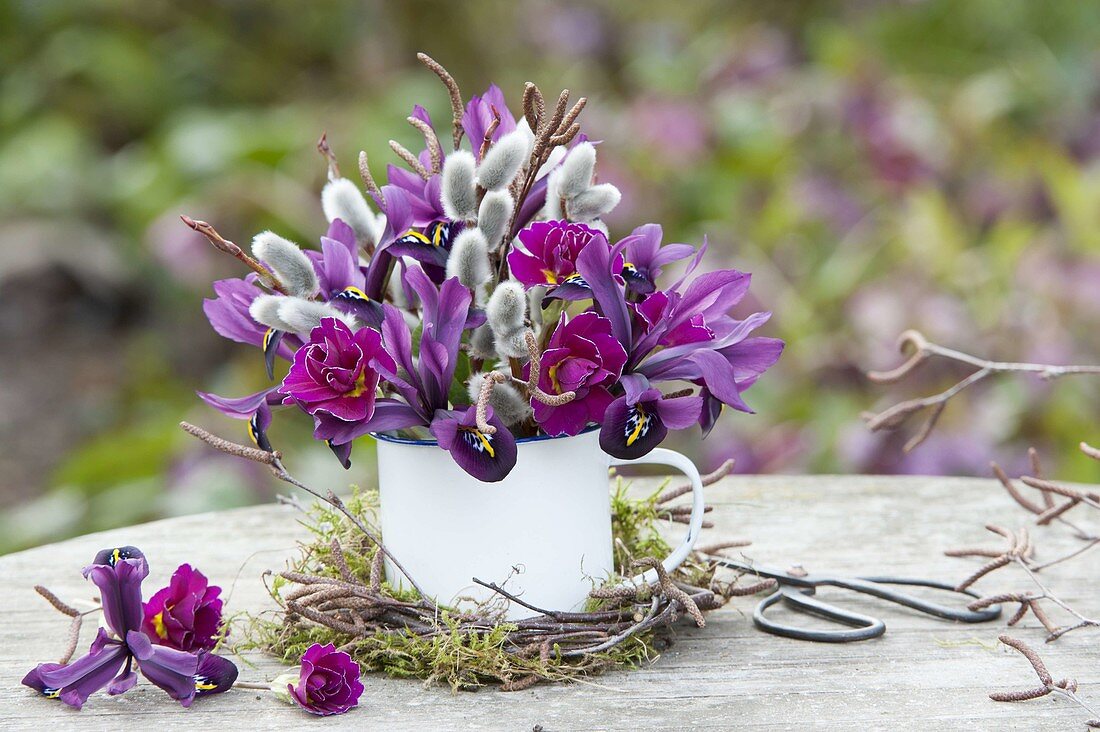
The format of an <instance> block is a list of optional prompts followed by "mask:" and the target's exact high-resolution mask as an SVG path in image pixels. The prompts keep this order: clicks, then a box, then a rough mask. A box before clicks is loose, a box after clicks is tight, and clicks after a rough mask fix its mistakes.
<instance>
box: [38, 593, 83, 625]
mask: <svg viewBox="0 0 1100 732" xmlns="http://www.w3.org/2000/svg"><path fill="white" fill-rule="evenodd" d="M34 591H35V592H37V593H38V594H39V595H42V597H44V598H46V602H48V603H50V604H51V605H53V606H54V609H55V610H57V611H58V612H60V613H64V614H65V615H68V616H69V617H71V618H75V617H77V616H78V615H80V611H79V610H77V609H76V608H75V607H73V606H72V605H69V604H68V603H66V602H63V601H62V600H61V598H59V597H58V596H57V595H55V594H53V592H51V591H50V590H48V589H47V588H45V587H43V586H42V585H35V586H34Z"/></svg>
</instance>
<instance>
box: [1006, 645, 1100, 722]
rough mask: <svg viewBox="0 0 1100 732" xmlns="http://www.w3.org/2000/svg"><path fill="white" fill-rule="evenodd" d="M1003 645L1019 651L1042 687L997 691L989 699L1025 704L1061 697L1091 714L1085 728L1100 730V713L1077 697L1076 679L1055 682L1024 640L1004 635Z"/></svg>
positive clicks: (1041, 660) (1036, 654) (1044, 664)
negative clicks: (1051, 697)
mask: <svg viewBox="0 0 1100 732" xmlns="http://www.w3.org/2000/svg"><path fill="white" fill-rule="evenodd" d="M998 640H1000V641H1001V643H1004V644H1005V645H1006V646H1008V647H1009V648H1012V649H1013V650H1016V651H1018V652H1019V653H1020V654H1021V655H1022V656H1023V657H1024V658H1026V659H1027V660H1028V662H1029V663H1030V664H1031V668H1032V669H1034V671H1035V675H1036V676H1038V677H1039V682H1040V684H1041V685H1040V686H1037V687H1034V688H1030V689H1019V690H1016V691H995V692H993V693H991V694H990V695H989V698H990V699H992V700H993V701H997V702H1024V701H1030V700H1032V699H1039V698H1042V697H1044V696H1048V695H1051V694H1053V695H1055V696H1060V697H1062V698H1064V699H1068V700H1070V701H1071V702H1073V703H1074V704H1077V705H1078V706H1079V707H1081V708H1082V709H1084V710H1085V711H1086V712H1088V713H1089V715H1090V717H1091V718H1090V719H1088V720H1086V721H1085V726H1086V727H1090V728H1093V729H1100V713H1098V712H1097V711H1096V710H1095V709H1093V708H1092V707H1091V706H1090V705H1089V704H1088V703H1086V702H1085V701H1084V700H1083V699H1081V697H1079V696H1077V681H1076V679H1069V678H1066V679H1059V680H1058V681H1055V680H1054V677H1053V676H1051V674H1050V671H1048V670H1047V666H1046V663H1044V662H1043V659H1041V658H1040V657H1039V654H1038V653H1036V652H1035V650H1034V649H1032V648H1031V647H1030V646H1029V645H1027V644H1026V643H1024V642H1023V641H1022V640H1018V639H1016V638H1013V637H1011V636H1008V635H1002V636H1000V638H999V639H998Z"/></svg>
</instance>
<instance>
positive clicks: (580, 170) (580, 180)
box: [558, 142, 596, 200]
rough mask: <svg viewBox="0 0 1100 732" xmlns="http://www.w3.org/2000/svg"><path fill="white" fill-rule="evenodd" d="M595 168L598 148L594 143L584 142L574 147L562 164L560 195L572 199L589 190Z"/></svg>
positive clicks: (559, 184) (559, 183)
mask: <svg viewBox="0 0 1100 732" xmlns="http://www.w3.org/2000/svg"><path fill="white" fill-rule="evenodd" d="M595 169H596V148H595V147H594V146H593V145H592V143H591V142H582V143H581V144H579V145H577V146H576V147H574V148H573V149H572V150H571V151H570V152H569V155H568V156H566V158H565V162H563V163H562V164H561V168H560V170H561V175H560V178H559V180H558V195H559V196H560V197H562V198H564V199H566V200H570V199H573V198H576V197H577V196H579V195H580V194H582V193H584V192H585V191H587V190H588V189H589V187H591V185H592V174H593V172H594V171H595Z"/></svg>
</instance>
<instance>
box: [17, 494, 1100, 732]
mask: <svg viewBox="0 0 1100 732" xmlns="http://www.w3.org/2000/svg"><path fill="white" fill-rule="evenodd" d="M707 491H708V495H709V501H710V503H712V504H713V505H714V506H715V510H714V512H713V513H712V514H710V516H711V517H712V519H713V521H714V522H715V524H716V528H715V529H713V530H711V531H708V532H705V533H704V538H703V540H702V541H703V542H706V541H708V537H710V540H717V539H719V538H723V537H744V538H748V539H752V540H753V542H754V543H753V545H752V546H751V547H748V548H747V549H745V550H744V554H745V555H746V556H748V557H751V558H752V559H754V560H756V561H758V562H760V563H762V564H764V563H766V564H769V565H779V566H783V567H786V566H790V565H792V564H795V563H798V564H802V565H803V566H805V567H806V568H807V569H808V570H810V571H819V572H833V573H845V574H899V575H906V574H908V575H915V576H921V577H928V578H934V579H941V580H948V581H956V580H958V579H961V578H962V577H964V576H966V575H967V574H969V572H970V571H971V570H972V569H973V568H974V567H975V566H976V565H975V564H974V563H973V562H971V561H968V560H959V559H950V558H947V557H944V556H943V553H942V552H943V550H944V549H945V548H947V547H951V546H958V545H973V544H979V543H987V544H995V543H996V542H995V541H994V540H995V538H996V537H992V536H991V535H987V533H986V532H985V531H984V530H983V528H982V526H983V524H985V523H987V522H990V521H993V522H997V523H1001V524H1003V525H1006V526H1009V527H1013V528H1014V527H1016V526H1019V525H1021V523H1023V522H1025V521H1026V519H1027V516H1026V515H1025V514H1024V513H1023V512H1022V511H1020V510H1019V509H1017V508H1016V507H1015V505H1014V504H1012V503H1011V501H1010V500H1009V499H1008V497H1007V496H1006V495H1005V494H1004V492H1003V491H1002V489H1001V488H1000V487H999V486H998V485H997V484H996V483H994V482H993V481H989V480H975V479H954V478H919V477H874V476H866V477H831V476H819V477H794V476H767V477H730V478H727V479H725V480H723V481H722V482H721V483H719V484H717V485H715V486H712V487H711V488H708V489H707ZM299 518H300V514H298V513H297V511H295V510H294V509H293V508H290V507H286V506H275V505H269V506H259V507H253V508H246V509H240V510H235V511H227V512H223V513H218V514H205V515H198V516H189V517H184V518H175V519H168V520H165V521H158V522H154V523H150V524H145V525H141V526H134V527H130V528H126V529H118V530H114V531H107V532H103V533H99V534H92V535H89V536H83V537H79V538H77V539H72V540H69V541H65V542H61V543H57V544H52V545H49V546H44V547H39V548H37V549H32V550H29V551H25V552H20V553H18V554H11V555H8V556H4V557H0V580H2V582H3V591H4V596H3V599H2V600H0V607H2V611H0V617H2V618H3V622H2V623H0V729H3V730H24V729H26V730H45V729H49V730H67V729H111V730H119V729H123V730H128V729H143V730H154V729H155V730H158V731H161V732H168V731H169V730H197V729H203V730H214V729H216V730H220V729H233V730H276V729H294V728H298V727H299V726H306V725H309V726H313V725H316V727H317V728H318V729H320V728H321V727H322V726H323V727H324V728H326V729H345V728H354V729H372V730H373V729H385V730H388V731H391V732H393V731H396V730H451V729H494V730H495V729H501V730H531V729H533V728H534V727H535V726H536V725H541V726H542V728H543V729H544V730H547V731H548V732H552V731H557V730H642V729H661V730H689V729H706V730H735V729H767V730H785V729H790V730H805V729H830V730H876V729H891V730H897V729H914V730H1010V729H1011V730H1016V729H1018V730H1073V729H1082V728H1083V725H1082V722H1083V720H1084V719H1085V715H1084V713H1083V711H1082V710H1080V709H1078V708H1076V707H1075V706H1073V705H1071V704H1070V703H1068V702H1066V701H1064V700H1057V699H1051V698H1045V699H1039V700H1036V701H1032V702H1027V703H1023V704H1003V703H1001V704H998V703H994V702H992V701H990V700H989V699H988V697H987V696H986V695H987V694H988V693H989V692H990V691H994V690H1003V689H1008V688H1025V687H1028V686H1032V685H1034V684H1033V682H1034V680H1035V679H1034V677H1033V675H1032V671H1031V669H1030V667H1029V666H1028V664H1027V663H1026V661H1025V660H1024V659H1023V658H1021V657H1020V656H1018V655H1017V654H1015V653H1010V652H1008V651H1006V650H1005V649H1004V648H1003V647H998V646H996V638H997V635H998V634H999V633H1000V632H1002V631H1003V629H1004V621H1003V619H1002V620H1001V621H998V622H994V623H990V624H985V625H955V624H951V623H947V622H944V621H940V620H935V619H931V618H928V617H926V616H923V615H920V614H918V613H915V612H912V611H909V610H905V609H903V608H895V607H892V606H890V605H886V604H883V603H881V602H879V601H875V600H868V599H862V598H859V597H853V596H849V595H847V594H845V593H842V592H839V591H823V592H822V593H821V595H820V596H821V597H823V598H824V599H827V600H833V601H836V602H838V603H845V604H846V606H847V607H851V608H852V609H855V610H857V611H860V612H865V613H870V614H874V615H877V616H879V617H882V618H883V619H884V620H886V623H887V626H888V630H887V632H886V635H885V636H884V637H883V638H881V639H878V640H875V641H870V642H863V643H850V644H839V645H834V644H813V643H806V642H800V641H794V640H787V639H783V638H777V637H774V636H770V635H766V634H764V633H761V632H760V631H758V630H756V629H755V628H754V627H753V625H752V622H751V611H752V608H753V606H754V604H755V603H756V598H741V599H735V600H734V601H733V602H732V603H731V604H730V605H729V606H727V607H726V608H724V609H723V610H721V611H718V612H716V613H713V614H711V615H709V616H708V620H709V622H708V626H707V627H706V628H704V629H695V628H691V627H688V626H686V625H684V626H680V627H679V628H678V631H677V638H676V642H675V644H674V645H673V647H672V648H670V649H668V650H667V651H665V652H664V653H663V654H661V656H660V657H659V658H656V659H654V660H653V661H652V663H650V664H648V665H646V666H644V667H642V668H640V669H637V670H632V671H624V672H615V673H609V674H606V675H604V676H601V677H598V678H595V679H592V680H591V682H588V683H579V684H573V685H567V686H549V685H542V686H537V687H535V688H533V689H530V690H528V691H523V692H516V693H503V692H500V691H497V690H495V689H483V690H481V691H478V692H476V693H472V692H459V693H452V692H451V691H450V689H449V688H443V687H438V686H431V687H426V686H424V685H423V684H422V683H420V682H417V681H408V680H397V679H390V678H386V677H383V676H370V677H367V678H366V679H364V683H365V685H366V692H365V693H364V695H363V698H362V701H361V706H360V707H359V708H358V709H355V710H353V711H352V712H350V713H348V714H346V715H343V716H342V717H338V718H328V719H324V720H322V719H319V718H313V717H311V716H310V715H306V714H304V713H303V712H301V711H300V710H298V709H295V708H293V707H290V706H287V705H284V704H282V703H281V702H279V701H277V700H276V699H274V698H273V697H271V696H270V695H267V694H265V693H263V692H255V691H244V690H234V691H231V692H229V693H226V694H223V695H220V696H218V697H211V698H205V699H200V700H198V701H196V702H195V704H194V706H193V707H192V708H191V709H190V710H185V709H183V708H181V707H179V705H178V704H175V703H174V702H172V701H171V700H170V699H168V698H167V697H166V696H165V695H164V694H163V692H161V691H160V690H159V689H157V688H156V687H153V686H152V685H150V684H149V683H148V682H145V681H144V680H142V681H141V682H139V685H138V686H137V688H135V689H134V690H132V691H130V692H129V693H127V694H125V695H123V696H120V697H108V696H106V695H105V694H97V695H95V696H93V697H92V698H91V699H90V700H89V701H88V703H87V705H85V707H84V710H83V711H81V712H77V711H75V710H72V709H69V708H68V707H65V706H64V705H63V704H61V703H59V702H54V701H50V700H46V699H43V698H40V697H38V696H37V695H36V694H35V693H34V692H32V691H31V690H29V689H27V688H25V687H23V686H21V685H20V683H19V681H20V679H21V678H22V676H23V674H24V673H26V671H27V670H29V669H30V668H32V667H33V666H34V665H35V664H36V663H38V662H42V661H52V660H56V659H57V656H59V655H60V653H61V652H62V650H63V648H64V646H65V642H66V632H67V626H68V619H67V618H65V617H63V616H62V615H60V614H59V613H57V612H56V611H55V610H54V609H53V608H51V607H50V606H49V605H48V604H47V603H46V602H45V601H44V600H43V599H42V598H41V597H39V596H38V595H37V594H36V593H35V592H34V590H33V589H32V588H33V586H34V585H35V584H44V585H46V586H48V587H49V588H50V589H52V590H53V591H54V592H56V593H57V594H58V595H59V596H61V597H62V598H63V599H65V600H68V601H87V600H90V599H91V597H92V596H93V594H94V593H93V590H94V588H93V587H92V586H91V585H90V584H89V583H87V582H86V581H85V580H84V579H83V578H82V577H81V575H80V568H81V567H82V566H84V565H85V564H87V563H88V562H89V560H90V559H91V557H92V556H93V555H94V553H95V552H96V551H97V550H98V549H100V548H103V547H107V546H113V545H120V544H134V545H137V546H139V547H141V548H142V549H143V550H144V551H145V553H146V555H147V556H148V558H149V562H150V565H151V574H150V577H149V579H148V580H147V582H146V596H148V595H149V594H151V592H152V591H153V590H155V589H156V588H157V587H160V586H163V584H164V583H165V581H166V580H167V578H168V576H169V575H170V573H171V571H172V570H173V569H174V568H175V567H176V566H177V565H178V564H180V563H182V562H190V563H191V564H192V565H194V566H196V567H198V568H199V569H201V570H202V571H203V572H205V573H206V574H207V575H208V576H209V577H210V578H211V581H212V582H214V583H216V584H219V585H221V586H222V587H223V588H224V590H225V593H226V595H227V596H228V604H227V609H228V611H230V612H236V611H242V610H246V611H250V612H259V611H262V610H264V609H269V608H270V607H272V603H271V601H270V599H269V598H268V597H267V595H266V593H265V591H264V587H263V584H262V581H261V573H262V572H263V571H264V570H267V569H275V570H277V569H280V568H281V567H282V566H283V562H284V561H285V559H286V558H287V557H289V556H290V555H291V554H292V553H293V552H294V544H295V541H296V540H297V539H300V538H303V537H304V536H305V531H304V529H303V528H302V527H301V526H300V525H299V524H298V523H297V522H298V519H299ZM672 531H673V532H675V528H674V529H672ZM1036 536H1037V544H1038V546H1039V548H1040V549H1041V550H1043V551H1045V552H1046V554H1047V555H1048V556H1049V555H1051V554H1052V553H1053V552H1056V551H1058V550H1059V549H1060V548H1067V547H1072V546H1073V544H1072V542H1070V541H1068V540H1066V539H1065V538H1064V537H1063V536H1062V532H1060V531H1059V530H1057V529H1051V528H1047V529H1042V528H1040V529H1037V530H1036ZM1015 571H1016V570H1014V569H1013V570H1008V571H1007V572H1005V574H1004V576H998V575H1000V574H1001V573H997V574H995V575H993V576H992V577H990V578H986V579H985V580H983V581H982V582H981V583H979V585H978V588H979V589H982V588H985V589H986V590H989V591H992V590H1006V589H1026V588H1029V584H1028V582H1027V580H1026V578H1025V577H1024V576H1023V575H1022V573H1017V574H1010V573H1012V572H1015ZM1044 575H1045V576H1047V577H1048V582H1049V584H1050V585H1051V586H1053V587H1054V588H1056V589H1057V590H1058V591H1059V594H1060V595H1061V596H1062V597H1063V599H1065V600H1067V601H1069V602H1071V603H1072V604H1076V605H1077V606H1078V608H1079V609H1080V610H1082V611H1084V612H1087V613H1092V614H1094V615H1095V614H1100V552H1098V553H1097V554H1095V555H1092V556H1090V555H1085V556H1084V557H1082V558H1080V559H1078V560H1076V561H1074V562H1070V563H1068V564H1066V565H1060V566H1057V567H1052V568H1051V569H1050V570H1048V571H1047V572H1044ZM782 617H784V618H785V619H795V617H796V616H793V615H783V616H782ZM810 622H814V621H810ZM86 625H87V627H86V628H85V631H84V636H83V637H82V639H81V649H82V650H83V649H85V648H86V647H87V645H88V643H90V641H91V638H92V635H93V633H94V628H93V627H92V626H94V623H87V624H86ZM1013 633H1014V635H1016V636H1017V637H1020V638H1022V639H1024V640H1026V641H1027V642H1029V643H1030V644H1032V645H1033V646H1034V647H1036V648H1038V649H1039V651H1040V652H1041V654H1042V655H1043V656H1044V658H1045V659H1046V661H1047V665H1048V666H1049V667H1050V669H1051V671H1052V673H1053V674H1054V675H1055V677H1056V678H1057V677H1061V676H1072V677H1076V678H1077V679H1078V680H1079V681H1080V684H1081V689H1080V694H1081V695H1082V697H1085V698H1087V699H1091V700H1092V701H1093V702H1095V704H1097V705H1100V629H1085V630H1081V631H1077V632H1075V633H1073V634H1070V635H1068V636H1066V637H1064V638H1063V639H1061V640H1059V641H1058V642H1057V643H1054V644H1052V645H1044V643H1043V638H1044V633H1043V631H1042V629H1041V628H1040V627H1039V626H1038V624H1037V623H1036V622H1035V621H1034V620H1033V619H1030V618H1029V619H1028V620H1026V621H1025V622H1024V623H1023V624H1022V625H1021V626H1020V627H1018V628H1017V629H1015V630H1014V631H1013ZM237 660H238V665H240V666H241V680H246V681H265V680H268V679H270V678H272V677H274V676H275V675H276V674H277V673H279V672H280V671H281V670H283V667H282V666H281V665H280V664H279V663H278V662H276V661H275V660H273V659H271V658H267V657H264V656H262V655H250V656H248V657H247V658H246V659H243V661H242V659H237Z"/></svg>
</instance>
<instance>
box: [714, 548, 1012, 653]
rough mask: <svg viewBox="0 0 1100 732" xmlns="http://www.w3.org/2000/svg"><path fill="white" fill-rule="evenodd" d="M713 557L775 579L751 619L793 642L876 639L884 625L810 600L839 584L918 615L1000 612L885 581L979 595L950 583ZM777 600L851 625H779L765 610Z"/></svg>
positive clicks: (975, 616) (978, 618) (976, 619)
mask: <svg viewBox="0 0 1100 732" xmlns="http://www.w3.org/2000/svg"><path fill="white" fill-rule="evenodd" d="M714 561H715V562H716V563H717V564H718V565H719V566H721V567H727V568H729V569H735V570H738V571H742V572H745V573H747V574H751V575H756V576H758V577H771V578H772V579H774V580H776V581H778V582H779V588H778V589H777V590H776V591H775V592H773V593H772V594H771V595H768V596H767V597H765V598H764V599H763V600H761V601H760V603H759V604H757V606H756V609H755V610H754V611H753V614H752V620H753V623H754V624H755V625H756V627H757V628H759V629H760V630H763V631H765V632H767V633H773V634H775V635H781V636H784V637H786V638H794V639H796V640H808V641H819V642H823V643H850V642H852V641H863V640H871V639H872V638H878V637H879V636H880V635H882V634H883V633H885V632H886V623H884V622H883V621H881V620H879V619H878V618H873V617H871V616H869V615H863V614H861V613H857V612H854V611H851V610H844V609H842V608H839V607H837V606H836V605H830V604H829V603H827V602H822V601H821V600H818V599H817V598H815V597H814V596H813V595H814V592H815V591H816V589H817V588H818V587H840V588H842V589H845V590H852V591H853V592H858V593H860V594H864V595H872V596H873V597H878V598H880V599H883V600H888V601H889V602H893V603H896V604H898V605H904V606H905V607H909V608H913V609H914V610H919V611H920V612H922V613H926V614H928V615H932V616H935V617H937V618H943V619H945V620H954V621H957V622H960V623H984V622H987V621H989V620H994V619H995V618H997V617H999V616H1000V614H1001V606H1000V605H991V606H989V607H987V608H984V609H982V610H977V611H975V610H968V609H966V608H965V607H963V608H954V607H949V606H947V605H940V604H939V603H935V602H930V601H928V600H924V599H922V598H919V597H915V596H913V595H909V594H906V593H904V592H900V591H898V590H892V589H890V588H889V587H887V585H903V586H909V587H929V588H932V589H936V590H946V591H947V592H952V593H955V594H959V595H966V596H968V597H974V598H976V597H979V595H978V594H977V593H975V592H970V591H968V590H964V591H963V592H958V591H956V590H955V587H954V585H950V584H947V583H945V582H935V581H933V580H924V579H913V578H910V577H837V576H833V575H824V574H816V575H815V574H805V573H803V572H801V571H799V570H800V568H795V569H792V570H790V571H784V570H780V569H774V568H769V567H762V566H760V565H758V564H751V563H748V562H738V561H734V560H731V559H720V558H717V557H714ZM779 602H782V603H783V604H784V605H786V606H787V607H789V608H791V609H792V610H796V611H798V612H802V613H807V614H810V615H816V616H818V617H821V618H825V619H826V620H831V621H833V622H835V623H837V624H838V625H850V626H853V628H852V629H851V630H846V629H845V630H841V629H835V630H814V629H810V628H801V627H798V626H793V625H784V624H783V623H777V622H775V621H774V620H770V619H768V617H767V616H766V615H765V611H766V610H767V609H768V608H770V607H772V606H773V605H776V604H777V603H779Z"/></svg>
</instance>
